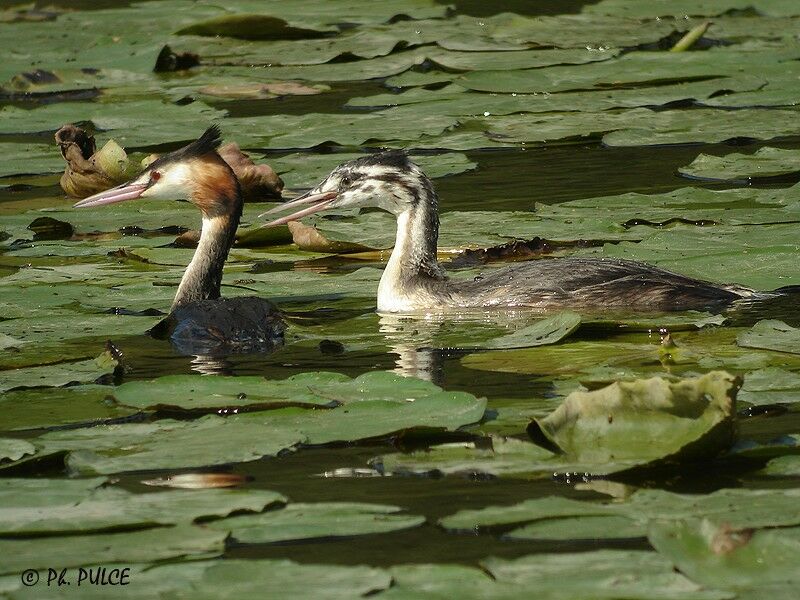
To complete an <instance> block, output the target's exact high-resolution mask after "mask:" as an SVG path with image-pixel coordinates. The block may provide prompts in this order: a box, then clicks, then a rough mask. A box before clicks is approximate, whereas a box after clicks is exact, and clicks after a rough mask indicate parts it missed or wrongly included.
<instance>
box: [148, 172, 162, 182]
mask: <svg viewBox="0 0 800 600" xmlns="http://www.w3.org/2000/svg"><path fill="white" fill-rule="evenodd" d="M159 179H161V173H159V172H158V171H150V183H155V182H156V181H158V180H159Z"/></svg>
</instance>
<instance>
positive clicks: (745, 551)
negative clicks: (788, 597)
mask: <svg viewBox="0 0 800 600" xmlns="http://www.w3.org/2000/svg"><path fill="white" fill-rule="evenodd" d="M648 538H649V540H650V543H651V544H652V545H653V546H654V547H655V548H656V550H658V552H659V554H661V555H663V556H664V557H665V558H667V559H669V560H671V561H672V562H673V563H674V564H675V566H676V567H677V568H678V569H680V571H681V572H682V573H686V574H687V575H688V576H689V577H691V578H692V579H693V580H694V581H697V582H699V583H701V584H703V585H708V586H714V587H719V588H722V589H729V590H730V589H740V588H754V587H755V588H761V587H762V586H764V585H769V584H776V583H780V584H785V583H789V582H795V583H796V582H797V580H798V578H799V577H800V576H798V570H797V554H798V550H799V549H800V527H790V528H786V529H755V530H753V529H736V528H734V527H733V526H731V525H724V524H723V525H719V524H714V523H710V522H708V521H705V520H700V521H698V520H691V521H678V522H656V523H653V524H652V525H651V526H650V533H649V536H648Z"/></svg>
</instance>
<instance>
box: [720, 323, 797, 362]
mask: <svg viewBox="0 0 800 600" xmlns="http://www.w3.org/2000/svg"><path fill="white" fill-rule="evenodd" d="M736 343H737V344H739V345H740V346H743V347H745V348H764V349H766V350H775V351H777V352H790V353H792V354H800V329H797V328H795V327H792V326H791V325H787V324H786V323H784V322H783V321H777V320H774V319H769V320H765V321H759V322H758V323H756V324H755V325H753V328H752V329H751V330H750V331H745V332H744V333H741V334H739V335H738V336H737V337H736Z"/></svg>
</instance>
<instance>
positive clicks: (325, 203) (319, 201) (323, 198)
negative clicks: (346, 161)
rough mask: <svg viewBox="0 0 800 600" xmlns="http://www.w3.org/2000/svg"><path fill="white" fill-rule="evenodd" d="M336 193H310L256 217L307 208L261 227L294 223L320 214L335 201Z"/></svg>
mask: <svg viewBox="0 0 800 600" xmlns="http://www.w3.org/2000/svg"><path fill="white" fill-rule="evenodd" d="M336 196H337V192H323V193H321V194H312V193H311V192H309V193H307V194H303V195H302V196H300V197H299V198H295V199H294V200H291V201H290V202H285V203H284V204H281V205H279V206H276V207H275V208H271V209H270V210H268V211H267V212H265V213H261V214H260V215H258V216H259V217H264V216H266V215H270V214H273V213H276V212H282V211H284V210H291V209H295V208H297V207H298V206H306V205H310V206H307V207H306V208H302V209H300V210H298V211H297V212H293V213H291V214H290V215H287V216H285V217H280V218H279V219H275V220H274V221H270V222H269V223H265V224H264V225H262V227H275V226H276V225H285V224H286V223H288V222H289V221H296V220H297V219H302V218H303V217H305V216H307V215H312V214H314V213H317V212H321V211H323V210H325V209H326V208H328V207H329V206H330V205H331V204H333V202H334V201H335V200H336Z"/></svg>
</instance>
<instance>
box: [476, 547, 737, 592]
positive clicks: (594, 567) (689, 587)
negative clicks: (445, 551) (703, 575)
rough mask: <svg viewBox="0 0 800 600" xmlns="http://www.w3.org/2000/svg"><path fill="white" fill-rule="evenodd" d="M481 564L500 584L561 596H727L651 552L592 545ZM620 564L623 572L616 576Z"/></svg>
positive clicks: (486, 560) (497, 559)
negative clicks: (579, 549)
mask: <svg viewBox="0 0 800 600" xmlns="http://www.w3.org/2000/svg"><path fill="white" fill-rule="evenodd" d="M481 564H482V565H483V567H484V569H486V570H488V571H489V573H491V575H492V577H493V578H494V579H495V580H496V581H498V582H501V583H511V584H516V585H519V586H525V587H526V589H531V588H532V587H535V588H536V589H537V590H538V592H537V593H539V594H547V595H548V597H552V598H558V599H562V598H563V599H566V598H576V597H595V598H598V597H599V598H621V597H622V598H625V597H628V598H636V597H648V598H660V599H667V598H675V599H685V598H697V599H701V598H709V599H711V598H727V597H728V594H726V593H725V592H720V591H716V590H713V589H707V588H704V587H701V586H700V585H698V584H696V583H694V582H693V581H691V580H689V579H688V578H687V577H685V576H684V575H681V574H680V573H678V572H676V571H674V570H673V568H672V564H671V563H670V561H669V560H667V559H666V558H664V557H663V556H661V555H659V554H657V553H655V552H643V551H636V550H627V551H626V550H596V551H594V552H581V553H563V554H562V553H559V554H532V555H528V556H524V557H522V558H517V559H511V560H508V559H500V558H489V559H484V560H483V561H482V562H481ZM620 565H625V575H624V576H620Z"/></svg>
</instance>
